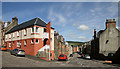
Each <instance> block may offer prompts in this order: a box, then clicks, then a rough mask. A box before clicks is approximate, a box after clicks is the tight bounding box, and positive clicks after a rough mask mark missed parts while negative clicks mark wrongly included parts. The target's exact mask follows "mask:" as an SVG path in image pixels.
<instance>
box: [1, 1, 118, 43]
mask: <svg viewBox="0 0 120 69" xmlns="http://www.w3.org/2000/svg"><path fill="white" fill-rule="evenodd" d="M14 16H16V17H18V19H19V24H21V23H22V22H25V21H28V20H30V19H33V18H35V17H39V18H41V19H42V20H43V21H45V22H46V23H48V22H49V21H51V22H52V27H54V28H55V30H57V31H58V32H59V33H60V34H61V35H63V37H64V38H65V40H67V41H68V40H69V41H89V40H91V39H92V36H93V30H94V29H97V31H99V30H102V29H105V21H106V19H109V18H115V19H116V20H117V19H118V3H117V2H73V3H72V2H3V3H2V20H3V21H11V19H12V17H14Z"/></svg>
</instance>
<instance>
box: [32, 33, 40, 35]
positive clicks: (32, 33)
mask: <svg viewBox="0 0 120 69" xmlns="http://www.w3.org/2000/svg"><path fill="white" fill-rule="evenodd" d="M34 34H37V35H39V33H31V35H34Z"/></svg>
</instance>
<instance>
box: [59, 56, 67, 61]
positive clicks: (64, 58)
mask: <svg viewBox="0 0 120 69" xmlns="http://www.w3.org/2000/svg"><path fill="white" fill-rule="evenodd" d="M58 60H66V61H67V60H68V59H67V56H66V55H64V54H60V56H59V59H58Z"/></svg>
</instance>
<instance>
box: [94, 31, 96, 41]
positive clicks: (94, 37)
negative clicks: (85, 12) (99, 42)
mask: <svg viewBox="0 0 120 69" xmlns="http://www.w3.org/2000/svg"><path fill="white" fill-rule="evenodd" d="M94 39H96V29H94Z"/></svg>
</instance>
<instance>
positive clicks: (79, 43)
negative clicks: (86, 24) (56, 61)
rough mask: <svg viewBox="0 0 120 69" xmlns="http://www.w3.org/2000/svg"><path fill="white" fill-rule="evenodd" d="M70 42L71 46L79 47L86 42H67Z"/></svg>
mask: <svg viewBox="0 0 120 69" xmlns="http://www.w3.org/2000/svg"><path fill="white" fill-rule="evenodd" d="M66 42H68V43H69V44H70V45H71V46H77V45H83V44H84V43H86V42H78V41H66Z"/></svg>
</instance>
